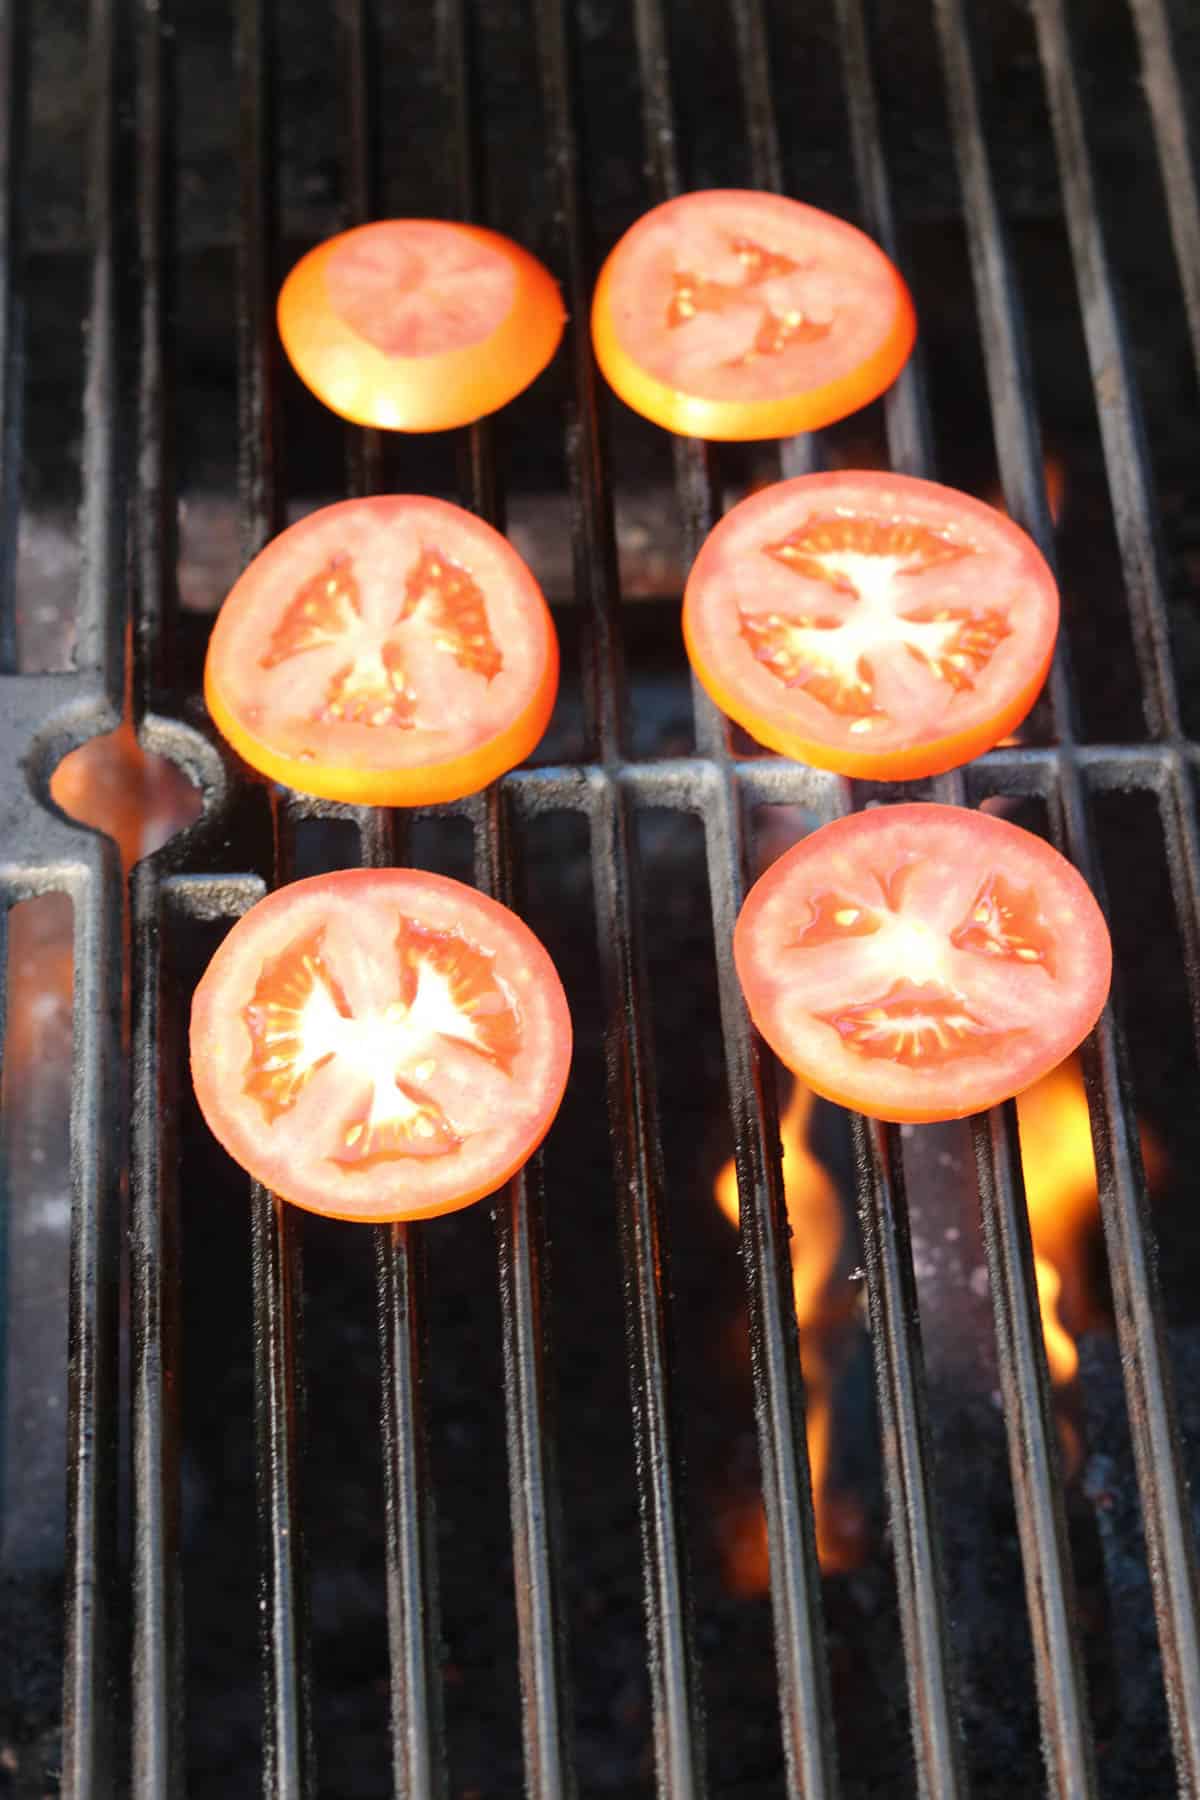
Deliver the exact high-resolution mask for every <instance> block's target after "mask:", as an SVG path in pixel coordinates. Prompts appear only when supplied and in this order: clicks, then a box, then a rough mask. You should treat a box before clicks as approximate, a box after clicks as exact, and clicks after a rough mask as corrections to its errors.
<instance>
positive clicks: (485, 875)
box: [437, 0, 574, 1800]
mask: <svg viewBox="0 0 1200 1800" xmlns="http://www.w3.org/2000/svg"><path fill="white" fill-rule="evenodd" d="M437 22H438V28H439V40H440V45H441V64H442V80H443V86H444V92H445V95H446V99H447V103H448V108H449V114H450V119H451V129H450V142H449V150H450V154H451V157H452V158H453V159H454V165H455V167H456V175H457V190H458V203H459V204H458V211H459V216H461V217H462V218H466V219H475V218H478V217H480V214H481V212H482V211H483V210H485V209H484V206H483V184H482V180H481V166H480V165H481V143H480V138H479V134H478V131H477V128H476V126H477V119H478V111H479V109H478V96H477V87H476V79H475V56H474V43H473V37H472V26H471V18H470V14H469V12H468V7H467V0H438V9H437ZM460 446H461V448H460V475H459V482H460V487H461V490H462V496H463V500H464V503H465V504H466V505H468V506H470V507H471V509H472V510H473V511H474V512H476V513H478V514H479V515H480V516H481V517H482V518H484V519H486V520H488V521H489V523H491V524H492V525H494V526H495V527H496V528H497V530H503V529H504V525H503V497H502V493H501V489H500V485H499V481H498V478H497V471H496V459H495V445H494V438H493V433H492V427H491V422H490V421H489V420H486V419H485V420H483V421H482V422H480V423H479V424H476V425H472V426H471V427H470V429H469V430H468V431H466V432H465V433H462V434H460ZM472 822H473V827H474V841H475V880H476V884H477V885H478V886H479V887H480V888H481V890H482V891H483V892H484V893H487V894H490V895H491V896H492V897H493V898H494V899H497V900H500V901H501V902H502V903H503V904H505V905H511V904H512V900H513V888H514V856H513V846H512V843H511V841H510V834H509V829H508V823H507V817H506V809H505V802H504V800H503V799H502V796H501V790H500V788H499V787H498V786H494V787H493V788H492V789H491V790H489V792H488V794H487V795H486V796H485V797H484V798H483V799H482V801H480V802H477V803H476V806H475V808H474V809H473V812H472ZM496 1245H497V1256H498V1272H499V1283H500V1317H501V1330H502V1346H503V1355H504V1404H505V1426H506V1445H507V1454H508V1469H509V1507H510V1515H511V1522H512V1540H513V1565H514V1569H513V1573H514V1580H515V1582H516V1592H517V1641H518V1656H519V1663H520V1677H521V1734H522V1743H523V1748H524V1758H525V1786H526V1792H527V1794H529V1795H530V1796H536V1797H537V1800H553V1797H556V1796H558V1795H563V1796H567V1797H569V1796H570V1795H571V1794H572V1793H573V1792H574V1758H573V1750H572V1746H571V1734H570V1717H569V1713H570V1708H569V1702H568V1699H567V1680H566V1667H565V1664H566V1654H565V1641H564V1616H565V1615H564V1607H563V1602H562V1598H561V1588H562V1575H561V1554H560V1550H559V1541H558V1540H559V1535H560V1533H559V1501H558V1490H557V1480H556V1465H555V1450H554V1442H553V1434H552V1431H551V1427H550V1419H549V1400H548V1378H547V1373H546V1346H545V1333H544V1325H543V1321H544V1318H545V1311H546V1309H545V1301H544V1286H545V1280H546V1247H545V1227H544V1222H543V1197H542V1184H541V1158H540V1155H539V1156H536V1157H535V1158H534V1159H533V1161H532V1163H531V1164H529V1165H527V1166H526V1168H525V1169H523V1170H521V1171H520V1172H519V1173H518V1174H517V1175H516V1176H514V1178H513V1179H512V1181H510V1182H509V1183H508V1186H507V1188H506V1190H505V1192H504V1194H503V1195H502V1196H501V1197H500V1199H499V1201H498V1203H497V1209H496Z"/></svg>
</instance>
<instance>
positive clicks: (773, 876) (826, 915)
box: [733, 806, 1112, 1119]
mask: <svg viewBox="0 0 1200 1800" xmlns="http://www.w3.org/2000/svg"><path fill="white" fill-rule="evenodd" d="M733 954H734V961H735V963H736V965H737V972H738V978H739V980H740V981H741V984H742V992H743V993H744V995H745V997H746V1005H747V1006H748V1008H749V1010H750V1016H751V1018H752V1019H753V1020H754V1023H755V1024H756V1025H757V1026H758V1029H759V1030H760V1031H761V1032H762V1034H763V1036H764V1037H765V1038H766V1040H767V1042H768V1043H769V1044H770V1045H771V1048H772V1049H773V1050H774V1051H775V1052H776V1054H777V1055H778V1056H779V1058H780V1060H781V1061H782V1062H784V1063H786V1064H787V1066H788V1067H789V1068H790V1069H792V1070H794V1071H795V1073H796V1074H797V1075H800V1076H802V1077H803V1078H804V1080H805V1081H807V1082H808V1083H809V1085H810V1086H811V1087H813V1088H815V1090H816V1091H817V1093H819V1094H823V1095H825V1096H826V1098H827V1099H830V1100H836V1101H838V1102H839V1103H840V1104H841V1105H843V1106H851V1107H854V1108H855V1109H856V1110H857V1111H859V1112H863V1113H868V1114H870V1115H871V1116H872V1117H873V1118H877V1119H957V1118H962V1117H963V1116H964V1115H965V1114H967V1113H973V1112H979V1111H981V1110H982V1109H983V1108H985V1107H988V1106H994V1105H995V1104H996V1103H997V1102H998V1101H1001V1100H1006V1099H1008V1098H1009V1097H1010V1096H1011V1095H1013V1094H1018V1093H1020V1092H1021V1091H1022V1089H1024V1088H1027V1087H1029V1086H1030V1085H1031V1084H1032V1083H1033V1082H1035V1081H1037V1080H1038V1079H1039V1078H1040V1077H1041V1076H1042V1075H1044V1074H1046V1073H1047V1071H1048V1070H1050V1069H1052V1068H1054V1067H1055V1066H1056V1065H1057V1064H1058V1063H1060V1062H1062V1061H1063V1059H1064V1058H1065V1057H1066V1056H1069V1055H1070V1053H1071V1051H1072V1050H1074V1049H1075V1047H1076V1045H1077V1044H1079V1043H1080V1042H1081V1041H1082V1039H1083V1038H1084V1037H1086V1036H1087V1033H1088V1032H1089V1031H1090V1030H1091V1028H1092V1026H1093V1025H1094V1024H1095V1022H1096V1020H1097V1018H1098V1017H1099V1016H1100V1011H1101V1008H1102V1007H1103V1005H1104V1002H1105V999H1106V997H1107V995H1108V986H1109V979H1110V977H1111V974H1112V946H1111V944H1110V942H1109V936H1108V928H1107V926H1106V925H1105V923H1104V917H1103V915H1102V913H1101V911H1100V908H1099V907H1098V906H1097V904H1096V901H1095V899H1094V898H1093V896H1092V893H1091V890H1090V889H1089V888H1088V886H1087V884H1086V882H1085V881H1084V880H1083V878H1082V876H1080V875H1079V874H1077V872H1076V871H1075V870H1074V869H1073V868H1072V867H1071V865H1070V863H1068V862H1067V861H1066V860H1065V859H1064V858H1063V857H1061V856H1060V855H1059V854H1058V852H1057V850H1053V849H1051V848H1050V846H1049V845H1048V844H1045V843H1043V842H1042V840H1041V839H1040V838H1037V837H1034V836H1033V834H1032V833H1031V832H1028V831H1022V830H1021V828H1020V827H1019V826H1017V825H1010V824H1009V823H1008V822H1007V821H1006V820H1004V819H997V818H994V817H992V816H991V815H990V814H988V813H980V812H970V811H967V810H966V809H965V808H962V807H955V806H884V807H877V808H875V809H873V810H871V811H869V812H865V813H856V814H854V815H853V816H852V817H850V818H845V819H839V820H838V821H837V822H836V823H835V824H833V825H825V826H822V827H821V829H820V830H819V831H814V832H813V833H812V835H811V836H810V837H807V838H804V839H803V840H802V841H801V842H800V843H798V844H796V845H795V846H794V847H793V848H792V849H791V850H789V851H788V852H787V853H786V854H785V855H784V856H781V857H780V859H779V861H778V862H777V863H775V864H773V866H772V867H771V868H769V869H768V870H767V872H766V874H765V875H763V876H762V877H761V878H760V880H759V881H757V882H756V883H755V885H754V887H753V888H752V889H751V890H750V893H749V895H748V896H747V898H746V903H745V905H744V906H743V908H742V911H741V915H740V917H739V919H738V922H737V926H736V928H735V930H734V935H733Z"/></svg>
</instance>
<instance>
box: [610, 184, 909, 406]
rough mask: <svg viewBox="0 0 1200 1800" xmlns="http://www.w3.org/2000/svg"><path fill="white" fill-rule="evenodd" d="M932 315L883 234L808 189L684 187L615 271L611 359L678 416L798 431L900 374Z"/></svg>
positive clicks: (633, 233)
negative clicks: (687, 190)
mask: <svg viewBox="0 0 1200 1800" xmlns="http://www.w3.org/2000/svg"><path fill="white" fill-rule="evenodd" d="M915 336H916V318H915V315H914V313H913V306H912V301H911V299H910V298H909V293H908V289H907V288H906V287H905V285H904V282H903V281H902V280H901V278H900V276H899V275H898V274H897V272H896V270H895V269H894V268H893V266H892V264H891V263H890V262H889V261H888V259H887V257H886V256H885V255H884V254H883V251H882V250H880V248H879V246H878V245H877V244H874V243H872V241H871V239H870V238H868V237H865V236H864V235H863V233H862V232H861V231H859V230H857V229H856V227H855V226H853V225H848V224H847V223H846V222H845V220H844V219H835V218H834V217H833V216H832V215H831V214H830V213H825V212H820V211H818V210H817V208H816V207H813V206H804V205H802V204H801V203H800V202H799V201H798V200H787V199H784V198H782V197H781V196H780V195H778V194H766V193H758V192H753V191H746V190H741V189H736V188H721V189H712V190H710V191H707V192H701V193H695V194H681V195H680V196H679V197H678V198H677V199H675V200H668V201H667V202H666V203H665V204H664V205H662V206H656V207H655V208H654V210H653V212H648V213H646V214H645V215H644V217H642V218H640V219H639V220H638V221H637V223H636V224H635V225H633V226H631V227H630V229H629V230H628V231H627V232H626V233H625V236H624V237H623V238H622V239H621V240H620V242H619V243H618V244H617V246H616V248H615V249H614V250H613V252H612V254H611V256H610V257H609V258H608V261H607V262H606V263H605V265H604V267H603V269H602V270H601V272H600V279H599V281H598V282H597V284H596V293H595V299H594V301H593V305H592V340H593V343H594V345H595V350H596V360H597V361H598V363H599V364H600V367H601V369H602V370H603V372H604V375H605V377H606V379H607V380H608V381H609V383H610V384H611V386H612V387H613V388H615V389H616V391H617V393H618V394H619V395H620V396H621V398H622V400H624V401H625V402H626V404H627V405H629V406H632V407H633V408H634V410H635V411H636V412H640V413H642V414H644V416H645V417H646V418H648V419H652V420H653V421H654V423H655V424H656V425H663V426H665V427H666V429H667V430H668V431H675V432H679V433H681V434H683V435H687V436H691V437H704V438H771V437H785V436H789V435H790V434H791V433H793V432H797V431H815V430H816V429H817V428H818V427H819V426H822V425H828V424H830V423H831V422H832V421H833V420H834V419H841V418H844V417H845V416H846V414H847V413H851V412H855V411H857V409H858V408H859V407H860V406H865V405H866V404H867V402H868V401H869V400H873V399H875V397H876V395H878V394H881V393H882V392H883V390H884V389H885V388H886V387H889V386H890V385H891V383H892V382H893V381H894V380H895V379H896V376H897V375H898V374H899V372H900V370H901V369H902V368H903V366H904V364H905V362H906V361H907V360H908V355H909V352H910V351H911V349H912V346H913V339H914V337H915Z"/></svg>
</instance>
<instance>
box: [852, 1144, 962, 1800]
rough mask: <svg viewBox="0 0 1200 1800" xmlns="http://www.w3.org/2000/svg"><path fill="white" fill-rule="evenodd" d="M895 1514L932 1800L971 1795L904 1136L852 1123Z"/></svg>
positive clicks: (923, 1772) (912, 1691)
mask: <svg viewBox="0 0 1200 1800" xmlns="http://www.w3.org/2000/svg"><path fill="white" fill-rule="evenodd" d="M851 1134H852V1140H853V1144H854V1155H855V1163H856V1167H857V1174H858V1190H859V1219H860V1221H861V1226H862V1234H863V1253H864V1258H865V1261H866V1265H867V1273H868V1282H867V1300H868V1305H869V1307H870V1315H871V1339H872V1344H873V1346H874V1351H875V1389H876V1394H877V1397H878V1401H879V1410H880V1415H881V1421H882V1425H881V1433H882V1438H883V1456H884V1469H885V1474H886V1477H887V1489H888V1514H889V1518H890V1520H891V1527H892V1536H893V1553H894V1556H895V1560H896V1585H897V1589H898V1594H899V1601H900V1623H901V1629H902V1631H903V1635H904V1645H905V1650H906V1654H907V1664H908V1685H909V1705H910V1709H911V1713H912V1722H911V1724H912V1737H913V1749H914V1752H915V1755H916V1762H917V1781H918V1785H919V1790H920V1793H921V1795H922V1797H923V1800H924V1797H926V1796H932V1795H938V1796H942V1795H957V1794H965V1793H966V1792H967V1786H966V1776H965V1772H964V1770H963V1766H962V1746H961V1743H960V1739H959V1732H958V1726H957V1720H956V1714H955V1703H954V1693H953V1687H952V1682H951V1672H950V1658H949V1652H948V1648H947V1644H946V1627H945V1618H944V1612H945V1601H944V1593H945V1581H944V1577H943V1575H942V1571H941V1566H940V1553H939V1548H938V1546H939V1541H940V1540H939V1534H938V1533H937V1531H936V1530H935V1524H934V1518H935V1514H934V1503H933V1495H932V1493H931V1490H930V1483H929V1473H930V1469H931V1457H930V1449H929V1428H928V1422H927V1418H926V1408H925V1405H924V1370H923V1363H922V1355H921V1338H920V1327H919V1325H918V1323H917V1294H916V1283H915V1280H914V1277H913V1264H912V1245H911V1243H910V1240H909V1232H908V1205H907V1202H906V1199H905V1189H904V1161H903V1157H902V1154H901V1148H900V1136H899V1133H898V1132H897V1131H896V1130H895V1129H894V1127H891V1126H886V1125H881V1124H880V1123H879V1122H878V1121H877V1120H873V1119H864V1118H861V1117H860V1116H859V1115H857V1114H852V1115H851Z"/></svg>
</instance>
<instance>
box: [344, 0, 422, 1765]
mask: <svg viewBox="0 0 1200 1800" xmlns="http://www.w3.org/2000/svg"><path fill="white" fill-rule="evenodd" d="M337 26H338V50H339V58H340V65H341V88H342V100H343V159H344V168H345V175H344V184H345V212H346V214H347V218H346V223H347V224H348V225H349V224H361V223H364V222H366V221H367V220H368V219H371V218H373V217H374V216H375V215H376V212H377V204H378V202H377V188H378V182H377V175H376V170H377V162H376V141H375V140H376V114H375V106H374V94H373V82H372V74H371V71H372V67H373V44H374V18H373V15H372V12H371V10H370V4H369V0H339V5H338V9H337ZM346 461H347V476H348V488H349V491H350V492H351V493H354V494H370V493H377V492H378V491H379V489H380V484H381V480H382V461H383V458H382V439H381V434H380V433H379V432H378V431H374V430H369V429H364V428H361V427H357V426H348V427H347V431H346ZM357 818H358V827H359V845H360V856H361V859H362V862H363V864H364V865H365V866H368V867H371V868H389V867H392V866H394V865H395V864H396V863H398V862H399V861H400V858H401V845H400V835H401V833H400V828H399V825H398V821H397V817H396V814H395V813H394V812H392V811H390V810H389V809H387V808H384V807H363V808H360V809H358V810H357ZM373 1235H374V1242H375V1269H376V1292H377V1298H376V1305H377V1309H378V1317H379V1366H380V1382H381V1395H382V1408H381V1429H382V1449H383V1469H384V1501H385V1541H386V1554H387V1565H386V1591H387V1612H388V1655H389V1692H390V1708H389V1711H390V1730H391V1739H392V1769H393V1783H394V1786H395V1790H396V1792H397V1793H398V1794H405V1795H411V1796H413V1800H427V1797H433V1796H436V1795H438V1794H440V1793H442V1792H443V1791H444V1787H445V1771H446V1751H445V1734H444V1726H443V1714H442V1683H441V1675H440V1670H439V1663H440V1658H441V1649H440V1646H441V1629H440V1615H439V1607H438V1579H437V1559H436V1550H435V1546H436V1533H435V1525H434V1510H433V1483H432V1480H431V1478H430V1472H429V1450H428V1439H427V1431H426V1420H425V1408H424V1402H423V1398H422V1393H421V1378H422V1365H423V1362H424V1358H425V1353H426V1340H427V1331H426V1325H425V1306H426V1299H425V1295H426V1270H425V1255H424V1243H423V1238H422V1233H421V1229H420V1227H419V1226H413V1225H409V1224H403V1223H397V1224H392V1225H381V1226H379V1227H377V1228H376V1230H375V1232H374V1234H373Z"/></svg>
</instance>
